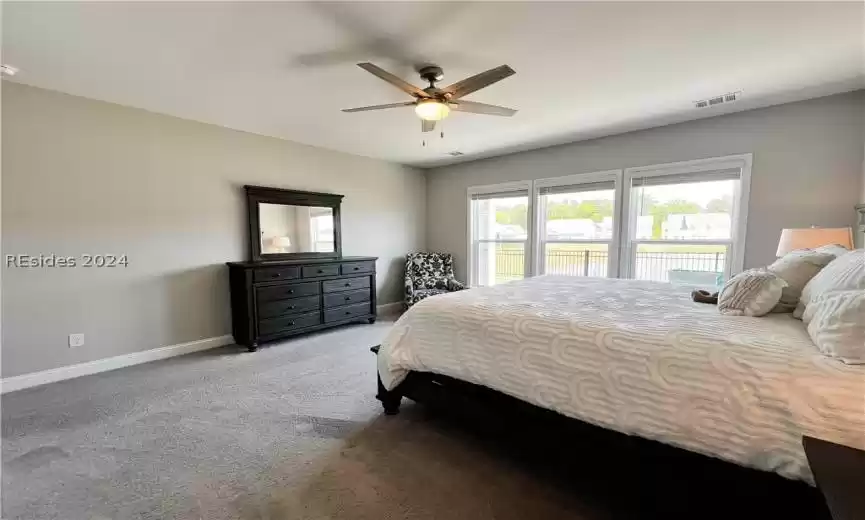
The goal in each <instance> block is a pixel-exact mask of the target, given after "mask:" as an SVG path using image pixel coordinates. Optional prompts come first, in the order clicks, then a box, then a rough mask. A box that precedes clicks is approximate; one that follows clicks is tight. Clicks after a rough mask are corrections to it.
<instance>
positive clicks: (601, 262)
mask: <svg viewBox="0 0 865 520" xmlns="http://www.w3.org/2000/svg"><path fill="white" fill-rule="evenodd" d="M608 260H609V257H608V254H607V252H606V251H596V250H589V249H583V250H548V251H547V253H546V258H545V269H544V272H545V273H546V274H557V275H569V276H599V277H605V276H607V266H608V265H609V261H608ZM725 262H726V254H725V253H723V252H705V253H701V252H644V251H640V252H637V256H636V264H635V265H634V278H637V279H639V280H656V281H660V282H668V281H671V280H670V278H671V277H670V274H671V273H675V272H676V271H684V272H699V273H707V274H709V273H711V274H716V275H720V273H722V272H723V271H724V265H725ZM524 266H525V256H524V253H523V251H521V250H517V249H498V250H496V259H495V277H496V283H502V282H507V281H511V280H519V279H520V278H523V272H524V269H525V267H524Z"/></svg>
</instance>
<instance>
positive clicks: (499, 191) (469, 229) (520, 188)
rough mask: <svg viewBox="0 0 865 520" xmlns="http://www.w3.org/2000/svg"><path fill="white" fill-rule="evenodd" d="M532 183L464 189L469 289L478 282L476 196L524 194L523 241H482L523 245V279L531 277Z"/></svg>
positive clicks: (517, 182) (511, 183) (506, 183)
mask: <svg viewBox="0 0 865 520" xmlns="http://www.w3.org/2000/svg"><path fill="white" fill-rule="evenodd" d="M532 186H533V182H532V181H515V182H503V183H499V184H487V185H483V186H469V187H468V188H467V189H466V215H468V218H467V219H466V237H467V238H468V240H467V243H466V252H467V253H468V254H467V255H466V256H467V258H468V266H467V269H466V273H467V275H468V283H469V286H470V287H477V281H478V270H477V264H476V262H475V257H476V256H477V251H476V250H475V237H474V234H475V225H474V223H475V215H474V204H472V202H473V197H474V196H476V195H502V198H504V197H507V196H508V195H513V194H516V193H518V192H525V193H526V199H527V202H526V239H525V241H523V240H489V239H483V242H485V243H496V244H498V243H502V244H504V243H524V244H525V246H524V249H523V251H524V252H523V278H528V277H530V276H532V272H533V270H532V255H531V252H530V251H531V247H532V244H533V243H534V233H533V228H534V220H535V214H534V213H535V212H534V207H535V204H534V200H533V198H532V194H533V191H532ZM478 242H480V240H479V241H478Z"/></svg>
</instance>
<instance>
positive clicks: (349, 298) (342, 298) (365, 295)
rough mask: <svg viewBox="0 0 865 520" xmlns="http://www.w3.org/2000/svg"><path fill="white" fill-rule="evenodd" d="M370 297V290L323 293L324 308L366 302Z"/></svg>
mask: <svg viewBox="0 0 865 520" xmlns="http://www.w3.org/2000/svg"><path fill="white" fill-rule="evenodd" d="M370 298H371V295H370V290H369V289H368V288H367V289H361V290H359V291H345V292H337V293H330V294H325V295H324V308H325V309H326V308H328V307H339V306H340V305H351V304H353V303H361V302H368V301H369V300H370Z"/></svg>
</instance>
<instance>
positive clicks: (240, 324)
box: [228, 256, 376, 351]
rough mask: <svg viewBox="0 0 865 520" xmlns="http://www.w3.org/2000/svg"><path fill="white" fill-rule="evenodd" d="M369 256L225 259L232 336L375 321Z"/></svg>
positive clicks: (253, 338) (254, 342) (250, 337)
mask: <svg viewBox="0 0 865 520" xmlns="http://www.w3.org/2000/svg"><path fill="white" fill-rule="evenodd" d="M375 261H376V258H375V257H367V256H360V257H338V258H325V259H306V260H278V261H259V262H229V263H228V269H229V283H230V285H231V320H232V333H233V334H234V340H235V341H237V343H238V344H239V345H243V346H245V347H247V348H249V350H250V351H255V350H256V349H257V348H258V345H259V344H261V343H264V342H267V341H272V340H277V339H281V338H286V337H289V336H293V335H295V334H302V333H305V332H311V331H314V330H320V329H326V328H330V327H335V326H337V325H344V324H346V323H352V322H358V321H366V322H368V323H373V322H375V316H376V310H375V309H376V301H375V300H376V298H375Z"/></svg>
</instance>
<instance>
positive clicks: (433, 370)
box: [378, 276, 865, 483]
mask: <svg viewBox="0 0 865 520" xmlns="http://www.w3.org/2000/svg"><path fill="white" fill-rule="evenodd" d="M378 372H379V398H380V399H381V400H382V402H383V403H384V404H385V409H386V411H390V412H394V411H395V406H397V405H398V402H399V399H400V398H401V396H402V395H407V392H405V391H404V390H405V387H406V386H407V384H408V383H409V382H410V380H411V374H423V373H429V374H440V375H442V376H446V377H447V378H452V379H453V380H457V381H461V382H466V383H470V384H472V385H478V386H480V387H485V388H488V389H491V390H493V391H495V392H497V393H501V394H505V395H507V396H510V397H512V398H516V399H518V400H519V401H522V402H525V403H528V404H530V405H533V406H535V407H540V408H543V409H546V410H551V411H553V412H556V413H557V414H561V415H563V416H566V417H569V418H572V419H578V420H580V421H583V422H586V423H590V424H593V425H596V426H600V427H601V428H604V429H608V430H613V431H617V432H620V433H623V434H626V435H629V436H636V437H642V438H645V439H650V440H653V441H659V442H661V443H664V444H667V445H672V446H675V447H678V448H683V449H685V450H689V451H692V452H697V453H701V454H704V455H709V456H711V457H716V458H719V459H723V460H726V461H730V462H733V463H735V464H737V465H740V466H745V467H749V468H755V469H758V470H763V471H769V472H774V473H777V474H779V475H782V476H784V477H787V478H789V479H795V480H802V481H805V482H809V483H811V482H813V477H812V475H811V472H810V470H809V468H808V464H807V461H806V457H805V453H804V450H803V448H802V437H803V435H809V436H812V437H818V438H822V439H826V440H830V441H834V442H837V443H840V444H845V445H848V446H853V447H859V448H865V366H863V365H858V366H857V365H845V364H843V363H841V362H839V361H836V360H834V359H831V358H828V357H825V356H823V355H821V354H820V353H818V352H817V350H816V348H815V346H814V345H813V343H812V342H811V339H810V338H809V336H808V334H807V331H806V330H805V327H804V326H803V324H802V322H801V321H799V320H796V319H794V318H792V316H791V315H790V314H775V315H769V316H767V317H761V318H749V317H732V316H723V315H721V314H719V313H718V311H717V309H716V308H715V306H712V305H706V304H699V303H694V302H692V301H691V300H690V296H689V292H688V291H687V290H686V289H683V288H680V287H676V286H673V285H670V284H664V283H656V282H647V281H636V280H620V279H601V278H582V277H562V276H541V277H535V278H531V279H526V280H522V281H517V282H511V283H507V284H503V285H497V286H494V287H484V288H477V289H472V290H469V291H461V292H456V293H452V294H447V295H441V296H437V297H435V298H429V299H427V300H424V301H422V302H420V303H419V304H417V305H415V306H414V307H413V308H412V309H411V310H410V311H409V312H407V313H406V314H404V315H403V316H402V317H401V318H400V319H399V321H397V323H396V324H395V325H394V327H393V329H392V330H391V332H390V333H389V335H388V336H387V338H386V339H385V341H384V342H383V343H382V345H381V347H380V350H379V352H378ZM407 379H408V380H409V381H407ZM409 397H411V395H409Z"/></svg>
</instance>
